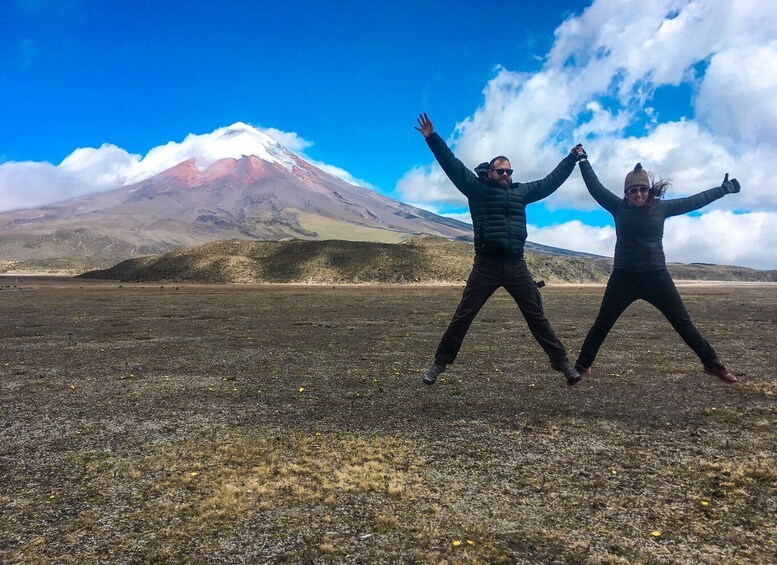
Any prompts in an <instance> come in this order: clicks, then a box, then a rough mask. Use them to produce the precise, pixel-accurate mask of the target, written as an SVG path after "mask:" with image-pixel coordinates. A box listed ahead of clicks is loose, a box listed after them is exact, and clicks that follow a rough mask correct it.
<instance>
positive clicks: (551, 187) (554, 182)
mask: <svg viewBox="0 0 777 565" xmlns="http://www.w3.org/2000/svg"><path fill="white" fill-rule="evenodd" d="M580 151H582V146H580V145H575V146H574V147H573V148H572V150H571V151H570V152H569V154H568V155H567V156H566V157H564V158H563V159H562V160H561V162H560V163H559V164H558V165H556V168H555V169H553V170H552V171H551V172H550V174H549V175H548V176H546V177H545V178H544V179H540V180H535V181H532V182H527V183H523V186H524V187H526V189H527V190H526V203H527V204H530V203H532V202H537V201H538V200H542V199H543V198H546V197H548V196H550V195H551V194H553V193H554V192H555V191H556V190H558V187H560V186H561V185H562V184H564V181H565V180H567V179H568V178H569V175H570V174H572V169H574V168H575V163H576V162H577V160H578V159H580V158H581V157H580V155H581V153H580Z"/></svg>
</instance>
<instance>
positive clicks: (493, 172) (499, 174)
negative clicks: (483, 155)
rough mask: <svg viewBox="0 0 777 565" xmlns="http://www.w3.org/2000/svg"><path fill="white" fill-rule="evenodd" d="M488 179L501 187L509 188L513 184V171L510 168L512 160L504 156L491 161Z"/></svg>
mask: <svg viewBox="0 0 777 565" xmlns="http://www.w3.org/2000/svg"><path fill="white" fill-rule="evenodd" d="M488 178H490V179H491V180H492V181H495V182H496V183H497V184H498V185H499V186H501V187H503V188H507V187H508V186H510V183H512V182H513V170H512V168H510V160H509V159H508V158H507V157H505V156H504V155H499V156H498V157H494V158H493V159H491V162H490V163H489V164H488Z"/></svg>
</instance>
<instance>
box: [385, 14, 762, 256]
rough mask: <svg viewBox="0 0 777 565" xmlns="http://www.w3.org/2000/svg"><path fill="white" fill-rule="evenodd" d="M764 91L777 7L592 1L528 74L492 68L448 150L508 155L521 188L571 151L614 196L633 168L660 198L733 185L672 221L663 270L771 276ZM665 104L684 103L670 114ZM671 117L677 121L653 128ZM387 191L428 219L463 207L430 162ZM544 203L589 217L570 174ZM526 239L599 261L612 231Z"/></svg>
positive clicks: (472, 158)
mask: <svg viewBox="0 0 777 565" xmlns="http://www.w3.org/2000/svg"><path fill="white" fill-rule="evenodd" d="M775 92H777V3H773V2H772V3H769V2H758V1H755V0H743V1H738V2H736V3H734V2H718V1H717V0H658V1H656V2H649V3H648V2H638V1H623V0H596V1H595V2H594V3H593V4H592V5H591V6H590V7H589V8H588V9H586V10H585V11H584V12H583V13H582V14H580V15H577V16H573V17H570V18H568V19H567V20H565V21H564V22H563V23H562V24H561V25H560V26H559V27H558V28H557V29H556V31H555V41H554V44H553V47H552V48H551V50H550V52H549V53H548V54H547V56H546V57H545V62H544V64H543V67H542V68H541V69H540V70H539V71H538V72H536V73H516V72H512V71H510V70H508V69H506V68H503V67H498V68H496V69H495V72H494V76H493V78H492V79H491V80H490V81H489V82H488V84H487V85H486V86H485V88H484V90H483V103H482V105H481V106H480V107H479V108H477V109H476V110H475V112H474V113H473V114H472V115H471V116H469V117H467V118H465V119H463V120H462V121H461V122H459V123H458V124H457V126H456V128H455V131H454V132H453V133H452V135H451V136H450V138H449V139H448V141H449V143H450V144H452V146H453V147H454V150H455V152H456V155H457V156H458V157H459V158H460V159H461V160H462V161H463V162H464V163H466V164H468V165H470V166H473V167H474V166H475V165H476V164H477V163H480V162H482V161H484V160H487V159H490V158H491V157H493V156H494V155H498V154H505V155H507V156H508V157H510V158H511V160H512V165H513V168H514V169H516V174H515V175H514V178H516V179H520V180H533V179H537V178H542V177H543V176H545V175H546V174H547V173H548V172H549V171H550V170H551V169H552V168H553V167H554V166H555V165H556V164H557V163H558V161H559V160H560V159H561V158H562V157H563V156H564V155H565V154H566V153H567V152H568V151H569V148H570V147H571V146H572V145H573V144H574V143H576V142H582V143H583V144H584V145H585V146H586V150H587V152H588V154H589V156H590V160H591V163H592V164H593V166H594V168H595V170H596V171H597V174H598V176H599V178H600V180H601V181H602V183H603V184H604V185H605V186H607V187H609V188H610V189H611V190H613V191H614V192H616V193H619V192H620V191H621V190H622V188H621V187H622V183H623V178H624V176H625V174H626V172H627V171H628V170H630V169H631V168H633V166H634V164H635V163H636V162H637V161H641V162H642V164H643V165H644V166H645V168H647V169H648V170H651V171H653V172H654V173H656V175H657V176H662V177H670V178H671V179H672V180H673V181H674V182H673V187H672V189H671V190H670V192H669V193H668V194H667V197H668V198H673V197H680V196H685V195H688V194H692V193H695V192H699V191H701V190H704V189H707V188H710V187H713V186H717V185H719V184H720V182H721V181H722V179H723V174H724V173H726V172H730V173H731V174H732V176H736V177H737V178H738V179H739V180H740V182H741V183H742V186H743V189H742V192H741V193H740V194H737V195H730V196H728V197H726V198H723V199H721V200H719V201H717V202H716V203H714V204H713V205H711V206H709V207H707V208H705V209H704V210H703V212H704V213H703V214H702V215H701V216H700V217H683V218H673V219H671V220H669V221H668V222H667V227H666V235H665V240H664V242H665V249H666V253H667V258H668V259H669V260H670V261H684V262H689V261H704V262H715V263H733V264H739V265H747V266H753V267H760V268H777V254H775V241H777V238H776V237H775V236H777V233H775V231H774V230H773V229H771V228H770V227H769V226H771V225H775V220H777V191H775V190H773V189H772V185H773V180H772V176H773V174H772V168H773V167H772V161H773V155H774V154H775V150H777V147H776V146H777V142H775V140H776V139H777V104H775V103H774V99H773V97H774V93H775ZM667 93H668V95H669V96H676V97H682V96H685V97H686V98H688V97H690V99H689V100H684V101H683V102H681V103H680V102H678V103H676V104H675V105H674V106H673V107H672V106H671V105H669V106H668V105H667V104H666V101H665V99H666V97H667ZM684 93H685V94H684ZM688 93H690V94H688ZM662 97H663V99H664V101H663V102H662V101H661V99H662ZM680 106H682V107H686V106H687V112H685V113H684V115H681V116H676V115H675V116H673V117H672V118H671V119H666V118H664V117H663V115H662V112H663V113H670V112H669V111H670V110H675V111H676V108H677V107H680ZM430 114H431V117H432V119H434V115H433V112H430ZM441 133H443V132H441ZM443 135H444V133H443ZM397 191H398V193H399V194H401V195H402V197H403V199H405V200H410V201H412V202H415V203H417V204H420V205H422V206H425V207H431V208H435V209H445V207H446V206H447V207H453V208H460V207H461V206H462V205H463V204H464V203H465V199H464V197H463V196H462V195H461V194H459V193H458V192H457V191H456V189H455V188H454V187H453V186H452V185H451V183H450V182H449V181H448V179H447V177H446V176H445V175H444V173H442V171H441V170H440V169H439V167H437V165H436V164H434V163H431V164H429V165H426V166H422V167H416V168H414V169H413V170H410V171H408V172H407V173H406V174H405V175H404V176H403V178H402V179H401V180H400V181H399V183H398V186H397ZM544 202H545V205H546V207H547V208H548V209H549V210H551V211H552V210H554V209H559V208H567V209H569V208H571V209H579V210H591V209H594V208H595V207H596V203H595V202H594V201H593V199H592V198H591V197H590V196H589V195H588V193H587V191H586V190H585V187H584V185H583V183H582V181H581V180H580V177H579V173H577V172H575V173H573V175H572V177H570V180H569V181H567V184H565V185H564V187H563V188H562V189H561V190H560V191H558V192H557V193H556V194H554V195H553V196H552V197H550V198H549V199H547V200H546V201H544ZM734 212H738V213H734ZM530 213H531V212H530ZM529 220H530V221H531V220H532V218H531V215H530V217H529ZM529 237H530V238H531V239H532V240H533V241H536V242H539V243H544V244H548V245H554V246H558V247H568V248H569V247H571V248H574V249H578V250H581V251H592V252H596V253H600V254H603V255H610V256H611V255H612V252H613V249H614V239H613V238H614V234H613V232H612V228H611V227H607V226H588V225H585V224H583V223H581V222H578V221H572V222H567V223H565V224H560V225H553V226H544V227H536V226H535V227H534V228H533V229H532V230H531V231H530V233H529Z"/></svg>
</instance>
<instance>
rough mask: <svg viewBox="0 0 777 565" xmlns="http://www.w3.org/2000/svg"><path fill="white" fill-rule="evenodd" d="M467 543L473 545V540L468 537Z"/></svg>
mask: <svg viewBox="0 0 777 565" xmlns="http://www.w3.org/2000/svg"><path fill="white" fill-rule="evenodd" d="M467 545H475V542H474V541H472V540H471V539H468V540H467Z"/></svg>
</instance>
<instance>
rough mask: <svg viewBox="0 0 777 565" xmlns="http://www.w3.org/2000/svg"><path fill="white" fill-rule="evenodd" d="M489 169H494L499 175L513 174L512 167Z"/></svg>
mask: <svg viewBox="0 0 777 565" xmlns="http://www.w3.org/2000/svg"><path fill="white" fill-rule="evenodd" d="M491 170H492V171H494V172H495V173H496V174H497V175H499V176H500V177H501V176H502V175H507V176H508V177H509V176H510V175H512V174H513V170H512V169H491Z"/></svg>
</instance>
